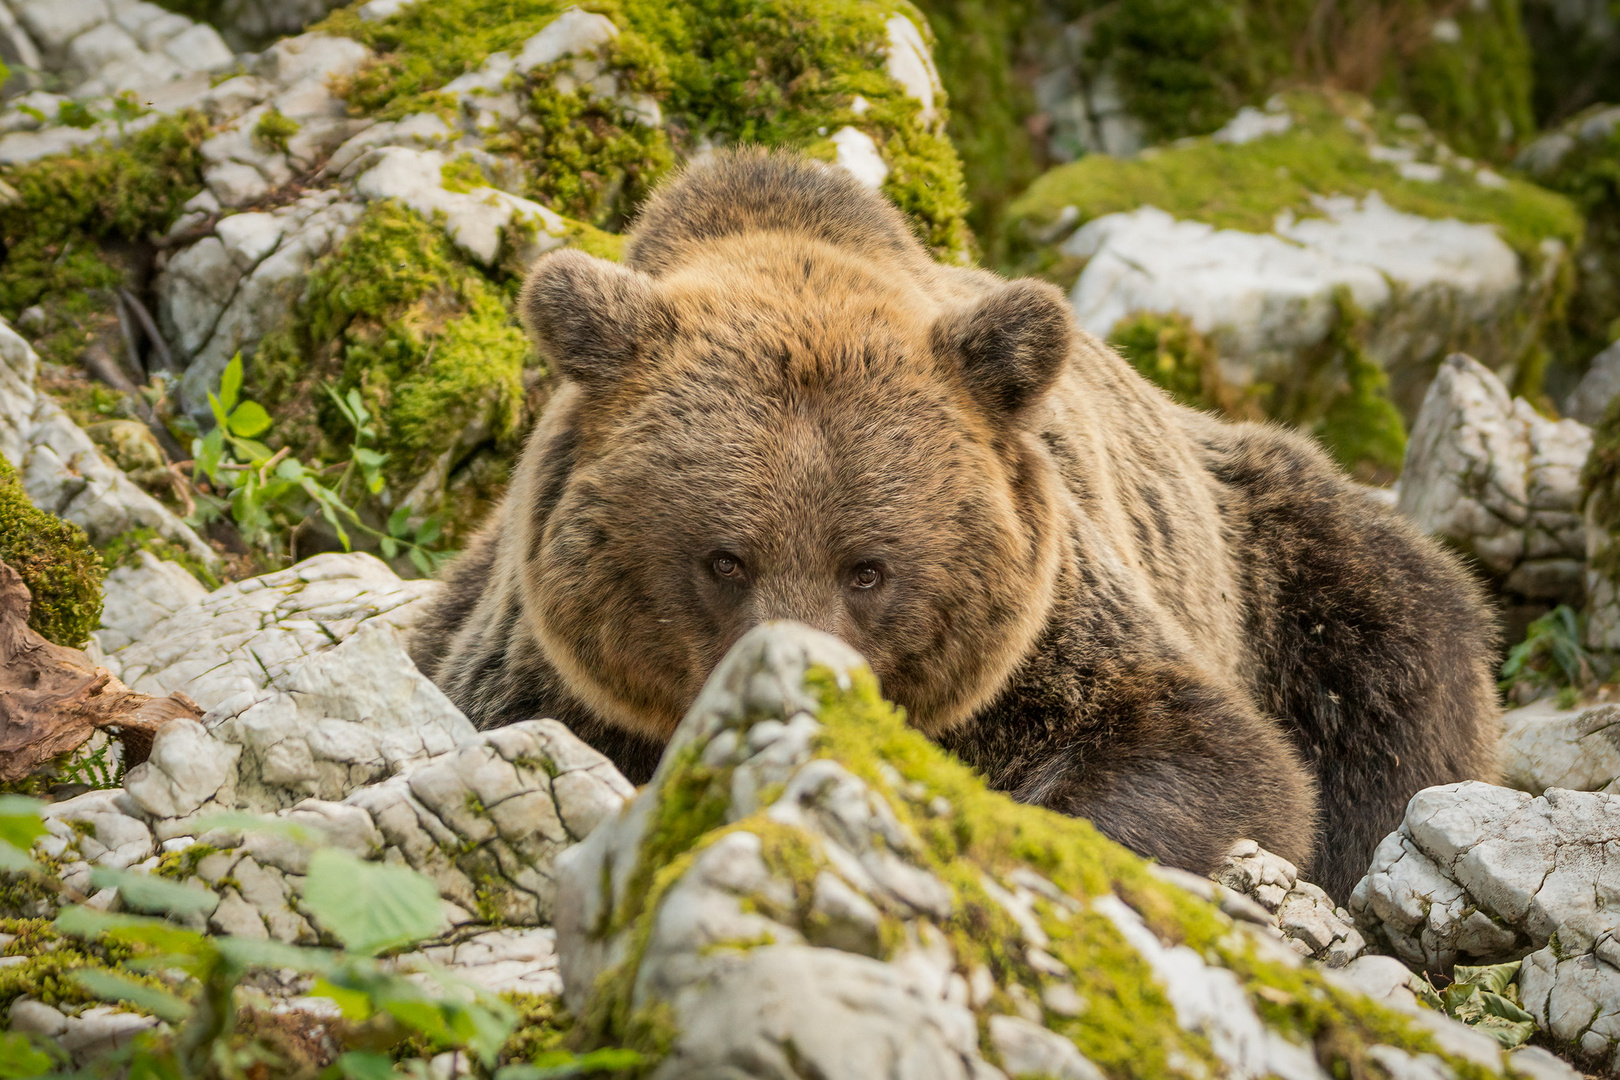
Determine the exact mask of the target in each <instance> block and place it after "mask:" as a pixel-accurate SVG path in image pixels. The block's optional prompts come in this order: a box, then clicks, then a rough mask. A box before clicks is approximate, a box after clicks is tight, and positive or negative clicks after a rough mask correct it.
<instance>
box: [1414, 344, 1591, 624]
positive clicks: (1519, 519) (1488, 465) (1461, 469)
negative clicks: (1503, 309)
mask: <svg viewBox="0 0 1620 1080" xmlns="http://www.w3.org/2000/svg"><path fill="white" fill-rule="evenodd" d="M1591 449H1592V433H1591V430H1590V429H1589V428H1587V427H1586V426H1585V425H1584V424H1581V423H1580V422H1578V421H1575V420H1558V421H1552V420H1548V419H1547V418H1545V417H1543V416H1542V415H1541V414H1539V413H1537V412H1536V411H1535V409H1534V408H1532V407H1531V405H1530V403H1529V402H1527V401H1525V400H1524V399H1523V398H1513V397H1511V396H1510V395H1509V394H1508V392H1507V388H1506V387H1505V386H1503V385H1502V380H1501V379H1499V378H1497V377H1496V374H1495V373H1494V372H1492V371H1491V370H1490V369H1489V368H1487V367H1485V365H1483V364H1481V363H1479V362H1478V361H1477V360H1474V359H1472V358H1470V357H1467V356H1464V355H1462V354H1461V353H1454V354H1452V355H1451V356H1449V357H1447V358H1446V360H1445V362H1444V363H1443V364H1441V365H1440V370H1439V371H1438V372H1437V373H1436V374H1435V377H1434V381H1433V382H1432V383H1430V384H1429V390H1428V393H1427V395H1426V396H1425V397H1424V399H1423V408H1422V410H1421V411H1420V412H1419V413H1418V418H1417V422H1416V423H1415V424H1414V425H1413V427H1412V434H1411V438H1410V439H1409V440H1408V442H1407V448H1406V466H1405V469H1404V470H1403V472H1402V474H1401V493H1400V499H1399V502H1398V504H1397V506H1398V508H1399V509H1400V511H1401V513H1403V514H1405V515H1406V516H1407V517H1408V518H1410V519H1411V520H1412V521H1413V522H1414V523H1415V524H1416V525H1417V526H1418V527H1419V528H1421V529H1423V530H1424V531H1425V532H1428V533H1431V534H1433V535H1436V536H1440V537H1444V538H1445V539H1446V540H1448V541H1450V542H1451V543H1453V544H1454V545H1456V546H1457V547H1458V549H1459V550H1461V551H1463V552H1464V553H1466V554H1468V555H1470V556H1472V557H1474V558H1475V559H1478V560H1479V563H1480V565H1481V566H1482V567H1484V568H1485V570H1486V571H1488V572H1489V573H1491V574H1493V575H1496V576H1498V577H1500V578H1501V579H1502V587H1503V589H1505V590H1506V591H1508V592H1512V593H1518V594H1519V595H1521V596H1526V597H1530V598H1532V599H1540V600H1550V601H1564V600H1570V601H1578V600H1579V599H1580V597H1581V595H1582V589H1583V574H1584V572H1585V566H1586V526H1585V522H1584V520H1583V518H1582V516H1581V510H1580V503H1581V483H1580V476H1581V466H1582V465H1583V464H1585V462H1586V457H1587V455H1588V454H1589V453H1590V452H1591Z"/></svg>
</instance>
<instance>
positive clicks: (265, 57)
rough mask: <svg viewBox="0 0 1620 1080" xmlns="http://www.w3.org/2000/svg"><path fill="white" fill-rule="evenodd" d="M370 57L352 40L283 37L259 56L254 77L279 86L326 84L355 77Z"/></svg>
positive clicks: (364, 48)
mask: <svg viewBox="0 0 1620 1080" xmlns="http://www.w3.org/2000/svg"><path fill="white" fill-rule="evenodd" d="M370 57H371V50H370V49H368V48H366V47H365V46H364V45H362V44H360V43H359V42H358V41H355V40H354V39H353V38H346V37H330V36H328V35H326V34H300V35H298V36H297V37H290V38H284V39H282V40H281V41H278V42H276V43H275V44H274V45H272V46H270V47H269V48H268V49H266V50H265V51H264V52H262V53H260V54H259V59H258V61H257V62H256V64H255V65H254V74H256V75H258V76H260V77H261V78H264V79H268V80H270V81H271V82H273V83H275V84H276V85H278V86H292V85H294V84H295V83H299V82H303V81H305V80H313V81H315V82H316V83H323V82H325V81H326V80H327V79H330V78H331V77H332V76H334V75H352V74H354V73H355V72H356V71H358V70H359V68H360V65H361V64H363V63H365V62H366V60H368V59H369V58H370Z"/></svg>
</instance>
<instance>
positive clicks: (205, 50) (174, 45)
mask: <svg viewBox="0 0 1620 1080" xmlns="http://www.w3.org/2000/svg"><path fill="white" fill-rule="evenodd" d="M163 51H164V53H166V54H167V55H168V56H169V58H170V59H171V60H173V61H175V62H176V63H177V64H179V65H180V66H182V67H184V68H186V69H187V70H188V71H223V70H224V69H226V68H228V67H230V66H231V65H232V64H233V63H235V62H236V57H235V55H234V54H233V53H232V52H231V49H230V46H228V45H226V44H225V39H224V38H222V37H220V36H219V31H218V30H215V29H214V28H213V27H212V26H209V25H208V24H207V23H193V24H192V25H191V26H190V27H189V28H187V29H186V30H184V31H182V32H181V33H179V34H176V35H175V36H174V37H172V38H170V39H169V40H168V41H167V42H165V43H164V45H163Z"/></svg>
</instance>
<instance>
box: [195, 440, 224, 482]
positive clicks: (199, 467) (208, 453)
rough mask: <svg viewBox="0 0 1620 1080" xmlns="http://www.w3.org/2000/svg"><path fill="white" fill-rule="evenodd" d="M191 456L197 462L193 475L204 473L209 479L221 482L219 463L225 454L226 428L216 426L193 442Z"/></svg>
mask: <svg viewBox="0 0 1620 1080" xmlns="http://www.w3.org/2000/svg"><path fill="white" fill-rule="evenodd" d="M191 456H192V457H193V458H194V459H195V461H196V464H195V465H194V466H193V467H192V473H193V475H195V474H197V473H202V474H203V475H204V476H206V477H208V479H210V480H212V481H214V482H215V483H218V482H219V463H220V459H221V458H223V457H224V456H225V429H224V428H223V427H216V428H215V429H214V430H213V431H210V432H209V433H208V434H207V435H205V436H203V437H202V438H201V439H197V440H195V441H194V442H193V443H192V447H191Z"/></svg>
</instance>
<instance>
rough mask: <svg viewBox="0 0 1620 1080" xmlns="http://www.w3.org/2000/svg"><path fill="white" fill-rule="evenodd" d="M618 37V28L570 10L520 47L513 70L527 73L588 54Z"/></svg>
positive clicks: (604, 18)
mask: <svg viewBox="0 0 1620 1080" xmlns="http://www.w3.org/2000/svg"><path fill="white" fill-rule="evenodd" d="M618 36H619V28H618V27H617V26H614V25H613V20H612V19H609V18H608V17H607V16H606V15H598V14H596V13H594V12H586V11H581V10H580V9H579V8H577V7H570V8H568V9H567V10H565V11H564V12H563V13H562V14H561V15H558V16H557V17H556V18H555V19H553V20H552V21H551V22H549V23H547V24H546V27H545V29H543V30H541V31H540V32H539V33H538V34H536V35H534V36H533V37H531V38H530V39H529V40H527V41H525V42H524V43H523V48H522V50H521V51H520V52H519V53H518V56H517V60H516V61H515V62H514V67H515V68H516V69H517V70H518V71H525V72H526V71H531V70H533V69H534V68H537V67H541V66H543V65H545V64H554V63H556V62H557V61H558V60H561V59H562V58H563V57H565V56H573V55H576V54H579V53H586V52H589V51H591V50H593V49H596V48H598V47H600V46H602V45H605V44H606V43H607V42H609V41H612V40H613V39H614V38H616V37H618Z"/></svg>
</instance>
